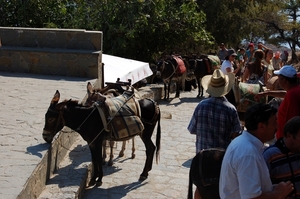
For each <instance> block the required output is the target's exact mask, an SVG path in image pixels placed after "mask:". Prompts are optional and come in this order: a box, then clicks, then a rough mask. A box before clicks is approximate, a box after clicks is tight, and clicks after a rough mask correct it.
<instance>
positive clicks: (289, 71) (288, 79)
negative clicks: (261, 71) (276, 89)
mask: <svg viewBox="0 0 300 199" xmlns="http://www.w3.org/2000/svg"><path fill="white" fill-rule="evenodd" d="M274 74H275V75H278V81H279V85H280V86H281V88H285V87H286V86H285V85H286V84H287V83H288V84H290V85H295V84H297V71H296V69H295V68H294V67H293V66H292V65H285V66H283V67H282V68H281V69H280V70H275V71H274Z"/></svg>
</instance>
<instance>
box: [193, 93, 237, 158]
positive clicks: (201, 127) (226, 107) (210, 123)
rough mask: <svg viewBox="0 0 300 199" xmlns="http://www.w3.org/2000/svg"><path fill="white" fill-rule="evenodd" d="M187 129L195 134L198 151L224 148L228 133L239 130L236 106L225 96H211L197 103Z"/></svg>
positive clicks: (227, 142)
mask: <svg viewBox="0 0 300 199" xmlns="http://www.w3.org/2000/svg"><path fill="white" fill-rule="evenodd" d="M188 130H189V132H190V133H191V134H196V153H198V152H199V151H201V150H202V149H208V148H224V149H226V148H227V146H228V145H229V143H230V141H231V138H230V135H231V134H232V133H237V132H240V131H241V124H240V120H239V117H238V113H237V110H236V108H235V107H234V106H233V105H232V104H231V103H230V102H228V100H227V99H226V97H211V98H209V99H205V100H202V101H201V102H200V103H199V104H198V105H197V107H196V109H195V111H194V114H193V116H192V119H191V121H190V123H189V125H188Z"/></svg>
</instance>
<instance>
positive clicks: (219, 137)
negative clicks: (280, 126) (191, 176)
mask: <svg viewBox="0 0 300 199" xmlns="http://www.w3.org/2000/svg"><path fill="white" fill-rule="evenodd" d="M233 84H234V74H233V73H227V74H226V75H224V74H223V72H222V71H221V70H220V69H216V70H215V71H214V73H213V75H207V76H204V77H203V78H202V86H203V88H204V89H205V90H206V91H207V93H208V94H209V95H210V96H211V97H210V98H208V99H204V100H202V101H201V102H200V103H199V104H198V105H197V107H196V109H195V111H194V113H193V116H192V118H191V121H190V123H189V125H188V130H189V132H190V133H191V134H196V153H199V152H200V151H201V150H202V149H208V148H224V149H226V148H227V146H228V145H229V143H230V141H231V140H232V139H233V138H234V137H236V136H237V135H238V133H239V132H240V131H241V124H240V120H239V117H238V113H237V110H236V108H235V107H234V106H233V105H232V104H231V103H230V102H228V100H227V99H226V97H225V95H226V94H227V93H228V92H229V91H230V90H231V88H232V86H233ZM195 198H201V197H200V194H199V191H198V190H196V191H195Z"/></svg>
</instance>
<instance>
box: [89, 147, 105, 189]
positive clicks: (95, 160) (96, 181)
mask: <svg viewBox="0 0 300 199" xmlns="http://www.w3.org/2000/svg"><path fill="white" fill-rule="evenodd" d="M89 148H90V151H91V156H92V165H93V172H92V177H91V180H90V182H89V183H88V186H93V185H96V186H101V185H102V178H103V170H102V159H103V157H102V156H99V152H100V154H101V153H102V148H103V142H101V144H95V145H93V146H90V147H89Z"/></svg>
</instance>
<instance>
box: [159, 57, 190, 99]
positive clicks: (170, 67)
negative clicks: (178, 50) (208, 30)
mask: <svg viewBox="0 0 300 199" xmlns="http://www.w3.org/2000/svg"><path fill="white" fill-rule="evenodd" d="M156 75H157V76H158V77H161V79H162V80H163V82H164V91H165V95H164V99H165V100H166V99H169V97H170V87H171V82H172V80H174V81H175V82H176V94H175V98H177V97H179V96H180V89H183V90H184V85H185V79H186V67H185V65H184V62H183V60H182V59H181V58H179V57H177V56H170V57H167V58H166V59H165V60H161V61H159V62H158V64H157V73H156Z"/></svg>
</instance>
